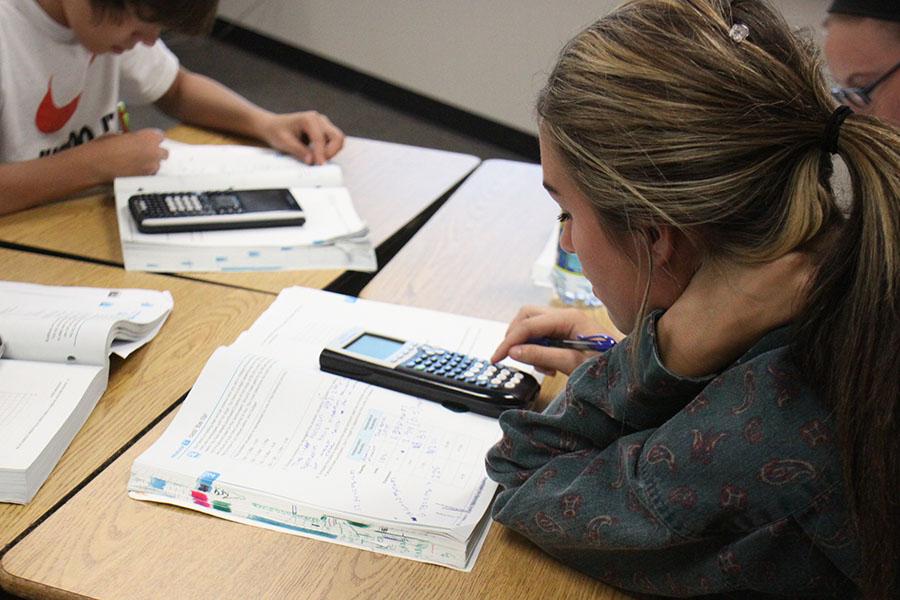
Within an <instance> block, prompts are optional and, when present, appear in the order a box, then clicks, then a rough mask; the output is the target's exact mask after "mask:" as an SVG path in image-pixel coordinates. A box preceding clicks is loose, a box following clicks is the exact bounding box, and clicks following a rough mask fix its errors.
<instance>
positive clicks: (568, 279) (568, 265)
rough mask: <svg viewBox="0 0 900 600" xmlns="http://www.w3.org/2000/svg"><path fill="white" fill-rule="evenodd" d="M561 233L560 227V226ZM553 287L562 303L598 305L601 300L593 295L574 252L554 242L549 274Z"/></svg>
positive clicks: (589, 283)
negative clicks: (554, 253) (554, 255)
mask: <svg viewBox="0 0 900 600" xmlns="http://www.w3.org/2000/svg"><path fill="white" fill-rule="evenodd" d="M560 233H562V228H560ZM550 279H551V281H552V283H553V289H554V290H556V295H557V296H558V297H559V299H560V301H562V303H563V304H567V305H570V306H600V305H601V304H602V302H600V300H598V299H597V297H596V296H594V292H593V290H592V289H591V282H590V281H588V279H587V277H585V276H584V273H583V272H582V270H581V261H580V260H578V255H577V254H575V253H574V252H566V251H565V250H564V249H563V247H562V246H561V245H560V244H559V241H557V242H556V264H554V265H553V271H552V272H551V274H550Z"/></svg>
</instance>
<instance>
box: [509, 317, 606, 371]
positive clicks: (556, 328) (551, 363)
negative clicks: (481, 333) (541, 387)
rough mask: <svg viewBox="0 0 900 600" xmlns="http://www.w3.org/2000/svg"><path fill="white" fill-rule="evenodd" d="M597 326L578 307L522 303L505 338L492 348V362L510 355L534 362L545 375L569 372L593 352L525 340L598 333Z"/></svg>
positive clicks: (563, 337)
mask: <svg viewBox="0 0 900 600" xmlns="http://www.w3.org/2000/svg"><path fill="white" fill-rule="evenodd" d="M597 329H598V325H597V323H596V322H594V320H593V319H592V318H591V317H590V316H588V315H586V314H585V313H583V312H581V311H580V310H576V309H573V308H550V307H545V306H525V307H523V308H522V309H521V310H520V311H519V314H517V315H516V317H515V318H514V319H513V320H512V322H511V323H510V324H509V328H508V329H507V330H506V337H505V338H504V339H503V341H502V342H500V345H499V346H498V347H497V349H496V350H495V351H494V355H493V356H492V357H491V362H497V361H499V360H503V358H505V357H506V356H509V357H510V358H514V359H515V360H518V361H521V362H524V363H527V364H530V365H533V366H534V367H535V368H536V369H537V370H538V371H540V372H541V373H544V374H545V375H553V374H554V373H556V371H561V372H563V373H565V374H566V375H568V374H570V373H571V372H572V371H573V370H575V367H577V366H578V365H580V364H581V363H583V362H584V361H585V360H587V359H588V358H589V357H590V356H592V355H593V354H594V353H593V352H585V351H582V350H572V349H569V348H548V347H545V346H538V345H536V344H528V343H527V342H528V340H529V339H532V338H537V337H550V338H560V339H575V337H576V336H579V335H591V334H595V333H598V331H597Z"/></svg>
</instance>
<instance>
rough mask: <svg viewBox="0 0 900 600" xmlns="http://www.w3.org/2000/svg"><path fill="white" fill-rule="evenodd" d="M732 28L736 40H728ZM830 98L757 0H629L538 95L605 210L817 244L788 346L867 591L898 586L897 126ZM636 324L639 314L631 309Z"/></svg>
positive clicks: (579, 175)
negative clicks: (815, 394) (836, 454)
mask: <svg viewBox="0 0 900 600" xmlns="http://www.w3.org/2000/svg"><path fill="white" fill-rule="evenodd" d="M735 24H742V25H744V26H746V28H747V29H748V30H749V32H750V34H749V38H747V39H745V40H742V39H738V38H735V37H734V36H733V34H732V31H731V28H732V27H733V26H734V25H735ZM835 108H836V107H835V105H834V102H833V100H832V99H831V97H830V95H829V93H828V91H827V87H826V85H825V81H824V77H823V75H822V68H821V61H820V59H819V55H818V51H817V50H816V48H815V47H814V45H813V44H812V42H811V41H809V40H807V39H804V38H802V37H799V36H797V35H795V34H793V33H792V32H791V30H790V28H789V27H788V26H787V24H786V23H785V22H784V20H783V19H782V18H781V17H780V16H779V15H778V14H777V12H775V11H774V10H772V9H771V8H770V7H769V6H768V5H767V4H766V3H765V2H764V1H763V0H733V1H729V0H633V1H632V2H628V3H627V4H625V5H624V6H623V7H621V8H619V9H618V10H616V11H615V12H614V13H612V14H611V15H609V16H607V17H606V18H603V19H601V20H600V21H598V22H597V23H595V24H594V25H592V26H591V27H589V28H588V29H587V30H585V31H584V32H582V33H581V34H580V35H578V36H577V37H576V38H575V39H574V40H572V42H570V43H569V45H568V46H567V47H566V48H565V49H564V50H563V52H562V53H561V55H560V58H559V61H558V63H557V65H556V67H555V69H554V70H553V72H552V73H551V76H550V78H549V81H548V83H547V86H546V87H545V89H544V90H543V92H542V94H541V96H540V98H539V101H538V113H539V116H540V118H541V120H542V132H544V133H545V134H546V135H549V136H550V138H551V141H552V143H553V144H554V145H555V146H556V147H557V148H558V149H559V150H560V152H561V154H562V156H563V157H564V159H565V160H566V162H567V163H568V166H569V167H570V172H571V174H572V176H573V178H574V179H575V181H576V182H577V184H578V185H579V186H580V187H581V189H582V191H584V193H585V195H586V196H587V197H588V198H589V199H590V200H591V202H592V203H593V204H594V207H595V208H596V210H597V211H598V213H599V214H600V215H601V218H602V220H603V222H604V223H606V224H607V225H608V226H610V227H612V228H616V229H620V230H623V231H624V230H632V231H634V230H640V229H642V228H645V227H648V226H651V225H654V224H659V223H665V224H668V225H672V226H675V227H678V228H680V229H681V230H682V231H684V232H685V234H686V235H688V236H690V238H691V239H693V240H696V241H697V243H698V244H699V245H700V246H701V248H702V249H703V251H704V252H706V253H707V254H708V255H709V256H711V257H715V258H719V257H721V258H724V259H727V260H731V261H739V262H744V263H755V262H763V261H768V260H772V259H775V258H778V257H780V256H783V255H784V254H785V253H787V252H790V251H793V250H797V249H805V248H812V247H815V248H816V249H817V250H820V251H821V254H822V256H823V259H822V263H821V266H820V268H819V271H818V275H817V278H816V280H815V283H814V285H813V287H812V293H811V295H810V297H809V304H808V309H807V310H806V312H805V313H804V314H803V315H802V317H801V319H800V320H799V322H798V323H797V324H796V326H797V333H798V335H797V338H796V342H795V344H794V346H793V353H794V357H795V361H796V363H797V364H798V365H799V366H800V367H801V369H802V372H803V374H804V376H805V377H806V378H807V380H808V381H809V383H810V385H812V386H813V387H814V388H815V389H817V390H818V391H819V393H820V394H821V396H822V398H823V399H824V401H825V402H826V403H827V404H828V405H829V406H830V407H831V408H832V409H833V411H834V414H835V417H836V420H837V428H838V442H839V445H840V448H841V454H842V459H843V467H844V471H845V473H844V475H845V479H846V483H847V488H848V490H849V494H850V496H851V504H852V505H851V508H852V511H853V515H854V518H855V521H856V528H857V530H858V532H859V537H860V541H861V544H860V546H861V548H862V549H863V557H862V563H861V564H862V565H863V570H864V572H863V573H862V576H861V585H862V586H863V590H864V593H865V594H866V595H867V596H871V597H876V598H888V597H893V596H894V595H895V594H896V591H897V572H898V569H897V564H896V559H897V551H898V538H900V531H898V527H897V522H896V518H897V514H898V510H897V509H898V504H897V503H898V500H897V497H896V496H895V492H894V491H895V489H896V487H897V481H898V480H900V473H898V460H900V456H898V446H897V444H898V436H900V431H898V415H897V411H898V402H900V303H898V293H897V292H898V289H897V288H898V286H900V254H898V253H900V150H898V149H900V135H898V132H897V131H896V130H894V129H892V128H890V127H888V126H887V125H885V124H884V123H881V122H879V121H878V120H876V119H874V118H871V117H866V116H862V115H856V114H851V115H849V116H848V117H847V118H846V120H845V121H844V123H843V125H841V127H840V129H839V134H838V136H837V148H836V149H837V151H838V154H839V155H840V156H841V157H842V158H843V160H844V162H845V163H846V164H847V166H848V168H849V170H850V173H851V178H852V189H853V194H852V196H853V197H852V200H851V205H850V207H849V210H847V209H846V208H845V207H842V206H841V205H840V204H839V203H838V201H837V200H836V198H835V195H834V193H833V192H832V189H831V186H830V184H829V176H830V174H831V157H830V156H829V155H828V153H827V150H829V149H830V148H828V146H829V145H830V144H831V143H833V140H828V139H826V138H827V137H829V134H826V129H827V126H828V124H829V122H830V121H831V120H832V119H833V118H834V111H835ZM638 322H640V319H638Z"/></svg>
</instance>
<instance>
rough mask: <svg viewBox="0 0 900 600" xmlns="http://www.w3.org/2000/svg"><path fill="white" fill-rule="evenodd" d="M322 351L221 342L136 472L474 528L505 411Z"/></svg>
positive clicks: (355, 516) (349, 513) (489, 487)
mask: <svg viewBox="0 0 900 600" xmlns="http://www.w3.org/2000/svg"><path fill="white" fill-rule="evenodd" d="M318 353H319V348H318V347H316V346H309V345H305V344H298V345H296V346H295V347H294V351H293V353H292V354H291V356H290V358H289V359H279V358H278V357H276V356H273V355H269V354H265V353H255V352H248V351H247V350H246V349H241V347H240V346H232V347H230V348H220V349H219V350H217V351H216V353H215V354H214V355H213V357H212V358H211V359H210V360H209V361H208V362H207V365H206V367H205V368H204V370H203V373H202V374H201V376H200V378H199V379H198V381H197V383H196V384H195V386H194V387H193V389H192V390H191V392H190V394H189V396H188V398H187V400H186V401H185V403H184V405H183V406H182V408H181V409H180V410H179V413H178V415H177V417H176V418H175V420H174V421H173V423H172V424H171V425H170V426H169V428H168V429H167V430H166V431H165V433H164V434H163V436H162V437H161V438H160V439H159V440H158V441H157V442H156V443H155V444H154V445H153V446H152V447H151V448H150V449H148V450H147V451H146V452H145V453H144V454H142V455H141V456H140V457H139V458H138V459H137V460H136V461H135V465H134V467H133V472H134V473H135V474H140V475H141V476H142V477H145V478H146V477H148V475H149V476H154V477H156V478H157V487H158V488H160V489H164V488H165V482H164V481H163V482H161V483H160V482H159V479H160V478H163V479H164V478H165V477H166V476H170V477H173V476H177V477H178V478H179V480H180V481H182V482H184V481H197V480H199V479H201V478H205V479H206V480H211V481H215V486H221V488H222V489H227V487H228V486H237V487H239V488H240V489H242V490H245V491H247V492H253V491H257V490H261V491H263V492H264V493H265V495H269V496H274V497H279V498H282V499H289V500H290V501H291V502H297V503H302V504H304V505H306V506H312V507H318V509H319V510H321V511H322V514H328V515H331V516H336V517H341V518H346V519H350V520H360V519H363V518H364V520H365V521H366V522H371V521H372V520H375V521H377V522H381V523H394V524H400V525H404V526H411V527H416V526H421V527H429V528H438V529H446V530H454V529H456V528H465V529H471V528H473V527H474V526H475V525H476V524H477V522H478V521H479V520H480V519H481V517H482V516H483V515H484V512H485V510H487V506H488V504H489V502H490V500H491V498H492V497H493V493H494V490H495V484H494V483H493V482H491V481H490V480H489V479H488V478H487V476H486V474H485V470H484V455H485V453H486V452H487V450H488V448H490V447H491V446H492V445H493V444H494V443H496V442H497V441H498V440H499V438H500V429H499V426H498V424H497V421H496V420H495V419H490V418H487V417H482V416H480V415H475V414H472V413H456V412H453V411H450V410H448V409H446V408H444V407H443V406H441V405H440V404H437V403H434V402H428V401H423V400H419V399H417V398H414V397H411V396H407V395H405V394H400V393H397V392H392V391H389V390H384V389H382V388H377V387H374V386H370V385H366V384H363V383H359V382H357V381H354V380H350V379H346V378H342V377H337V376H333V375H330V374H327V373H323V372H321V371H319V369H318V368H317V364H318ZM166 474H168V475H166ZM182 485H183V484H182ZM213 494H215V492H213ZM257 497H258V496H257ZM221 498H222V499H223V500H228V499H229V498H228V497H226V496H221Z"/></svg>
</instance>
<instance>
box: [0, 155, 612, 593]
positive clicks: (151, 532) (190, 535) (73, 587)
mask: <svg viewBox="0 0 900 600" xmlns="http://www.w3.org/2000/svg"><path fill="white" fill-rule="evenodd" d="M501 167H502V168H501ZM495 168H496V170H494V169H495ZM486 171H487V173H486V175H487V176H491V177H493V176H495V175H496V176H500V175H504V174H505V175H508V176H510V177H511V181H507V180H506V179H504V181H503V186H504V187H503V189H506V190H507V191H510V192H515V194H513V195H510V196H507V197H510V198H512V197H516V198H517V200H518V202H517V203H516V205H515V206H513V207H511V206H508V205H505V204H501V203H500V202H496V199H497V198H499V197H502V194H500V193H499V190H495V191H496V192H497V196H495V198H494V201H492V200H491V197H490V194H482V195H480V196H479V195H478V194H473V198H471V199H468V200H467V199H466V196H465V195H463V196H460V197H461V198H463V200H462V201H461V202H460V203H459V204H457V203H456V200H457V199H458V198H456V197H454V198H452V199H451V200H450V201H449V203H448V205H447V206H445V208H444V209H442V210H441V211H440V212H439V213H438V214H437V215H436V216H435V219H436V221H435V223H436V224H435V225H432V224H431V223H429V225H428V227H427V228H426V229H423V231H421V232H420V233H419V234H418V235H417V236H416V238H415V239H414V240H413V241H412V242H411V244H413V246H411V247H413V248H415V247H417V246H418V247H419V250H418V252H424V255H420V256H418V257H417V256H416V255H415V254H413V253H412V252H409V253H408V252H407V251H406V250H404V251H403V252H402V253H401V255H399V256H398V257H397V258H398V259H401V263H400V264H404V263H405V264H406V265H407V267H406V268H408V269H409V271H408V272H407V273H406V275H407V276H406V277H404V274H403V272H402V271H400V270H398V271H397V272H396V273H381V274H379V275H378V276H377V277H376V278H375V280H374V281H373V282H372V284H371V285H370V286H369V287H368V288H366V296H367V297H369V298H376V299H379V300H385V301H390V302H399V301H409V302H410V303H413V304H417V305H419V306H424V307H429V308H441V309H444V310H455V311H456V312H459V313H462V314H471V315H475V316H482V317H489V318H499V319H507V318H510V317H511V316H512V315H514V314H515V311H516V310H517V309H518V306H519V304H520V303H521V302H522V301H523V299H524V300H527V301H533V302H542V301H543V302H546V301H547V299H548V297H549V294H548V293H545V292H543V291H541V290H539V289H538V290H537V291H535V289H534V288H532V287H531V283H530V279H529V272H530V268H531V264H532V263H533V261H534V258H535V257H536V256H537V254H538V252H539V251H540V248H541V247H542V246H543V243H544V242H545V241H546V236H547V232H548V223H549V224H550V225H549V226H552V222H553V221H552V219H553V217H554V215H555V208H554V207H553V205H552V203H550V202H549V200H547V199H546V198H543V197H542V196H541V195H540V194H534V193H533V190H534V188H533V186H532V183H534V182H535V179H534V178H535V171H534V170H533V168H523V167H521V166H520V165H516V164H515V163H511V164H508V165H502V164H501V165H496V167H495V166H492V165H491V164H490V163H489V164H488V166H487V169H486ZM477 176H478V172H476V173H475V175H474V176H473V177H477ZM482 177H485V175H482ZM526 179H527V181H529V182H531V183H526V182H525V180H526ZM485 181H486V180H485ZM515 181H522V182H523V183H522V186H521V187H519V186H516V185H514V183H515ZM536 181H537V183H538V185H539V182H540V179H539V178H538V179H537V180H536ZM478 184H479V182H478V180H476V182H475V184H474V185H473V187H472V188H470V190H469V191H468V192H462V190H461V192H458V193H463V194H469V193H471V192H472V191H473V189H475V190H477V189H478ZM466 185H468V183H467V184H466ZM507 186H513V187H507ZM489 187H490V186H489ZM528 189H531V190H532V193H531V194H530V195H529V194H528V193H527V190H528ZM520 192H521V195H519V193H520ZM474 196H477V197H474ZM526 216H527V218H524V217H526ZM516 223H518V224H516ZM478 230H491V231H500V232H501V233H500V235H494V236H493V237H485V238H482V237H480V236H479V235H478ZM444 234H446V237H447V238H449V239H450V240H452V241H451V242H447V241H445V235H444ZM432 235H434V238H431V236H432ZM426 251H427V252H426ZM461 255H465V256H461ZM485 257H487V258H485ZM395 260H397V259H395ZM445 265H447V266H445ZM462 267H465V269H462ZM393 268H394V267H393V263H392V264H391V266H390V267H389V269H391V270H392V269H393ZM432 269H434V270H435V271H431V270H432ZM386 271H387V270H386ZM429 271H431V273H432V275H433V276H432V277H429V276H428V273H429ZM435 272H436V273H437V274H436V275H435V274H434V273H435ZM384 277H390V278H391V281H393V282H394V283H389V282H387V283H386V279H383V278H384ZM485 289H487V290H489V292H488V293H487V294H485V295H483V294H481V293H480V292H479V290H485ZM504 292H505V293H504ZM517 295H518V297H516V296H517ZM507 296H511V298H507ZM484 298H487V300H485V299H484ZM170 420H171V417H169V418H167V419H166V420H165V421H164V422H162V423H160V424H159V425H158V426H157V427H155V428H154V429H153V430H152V431H151V432H150V433H149V434H148V435H146V436H145V437H144V438H142V439H141V440H140V442H139V443H138V444H137V445H136V446H135V447H133V448H131V449H129V450H128V452H126V453H125V454H123V455H122V457H120V458H119V459H118V460H116V461H115V462H114V463H113V464H112V465H111V466H110V467H109V468H107V469H106V470H104V471H103V472H102V473H101V474H100V475H98V477H97V478H96V479H95V480H93V481H92V482H91V483H90V484H89V485H88V486H86V487H85V488H84V489H83V490H81V491H80V492H79V493H78V494H77V495H75V496H74V497H73V498H72V499H71V500H70V501H69V502H67V503H66V505H65V506H63V507H62V508H61V509H60V510H58V511H57V512H56V513H54V514H53V515H52V516H50V518H48V519H47V521H45V522H44V523H43V524H42V525H41V526H40V527H38V528H37V529H35V530H34V531H33V532H31V533H30V534H29V535H28V536H27V537H26V538H24V539H23V540H22V541H21V542H20V543H18V544H17V545H16V546H15V547H13V548H12V549H11V550H10V551H9V552H8V553H7V554H6V555H5V556H4V557H3V560H2V571H0V584H2V585H3V586H4V587H5V588H7V589H8V590H10V591H12V592H14V593H17V594H20V595H22V596H25V597H29V598H38V597H50V598H175V597H178V598H194V599H200V598H221V597H230V598H272V597H285V598H323V599H325V598H329V599H331V598H333V599H340V600H343V599H345V598H366V599H379V598H384V599H394V598H404V599H406V598H415V599H418V598H422V599H425V598H428V599H430V598H441V599H444V598H454V599H455V598H460V599H463V598H465V599H467V600H468V599H471V598H515V599H517V600H525V599H529V598H541V599H543V598H567V599H582V598H583V599H587V598H591V599H598V600H614V599H615V600H619V599H626V598H628V596H626V595H624V594H622V593H620V592H617V591H615V590H613V589H611V588H609V587H607V586H605V585H604V584H602V583H600V582H598V581H595V580H593V579H591V578H589V577H586V576H584V575H582V574H580V573H578V572H576V571H574V570H572V569H570V568H568V567H565V566H563V565H561V564H560V563H558V562H556V561H554V560H553V559H552V558H550V557H549V556H547V555H546V554H544V553H543V552H542V551H540V550H539V549H538V548H537V547H536V546H534V545H532V544H531V543H529V542H528V541H527V540H525V539H524V538H522V537H521V536H519V535H517V534H514V533H512V532H510V531H509V530H507V529H505V528H503V527H502V526H500V525H497V524H494V525H493V527H492V529H491V532H490V534H489V536H488V539H487V541H486V543H485V546H484V548H483V549H482V552H481V555H480V557H479V559H478V562H477V563H476V566H475V569H474V570H473V571H472V572H471V573H461V572H458V571H453V570H450V569H446V568H442V567H437V566H434V565H427V564H422V563H417V562H413V561H410V560H404V559H399V558H393V557H388V556H382V555H378V554H374V553H372V552H365V551H360V550H355V549H351V548H344V547H342V546H339V545H336V544H329V543H323V542H320V541H316V540H309V539H305V538H299V537H294V536H291V535H286V534H283V533H276V532H272V531H268V530H263V529H259V528H255V527H247V526H243V525H237V524H234V523H231V522H227V521H225V520H222V519H216V518H211V517H207V516H205V515H201V514H198V513H195V512H192V511H188V510H183V509H179V508H175V507H169V506H163V505H157V504H151V503H144V502H139V501H134V500H130V499H129V498H128V497H127V495H126V493H125V490H126V486H127V482H128V475H129V472H130V468H131V464H132V462H133V461H134V459H135V457H136V456H137V455H138V454H139V453H140V452H142V451H143V450H144V449H145V448H146V447H148V446H149V445H150V444H151V443H152V442H153V441H155V440H156V439H157V438H158V437H159V435H160V434H161V433H162V431H163V430H164V429H165V427H166V426H167V424H168V422H169V421H170Z"/></svg>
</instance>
